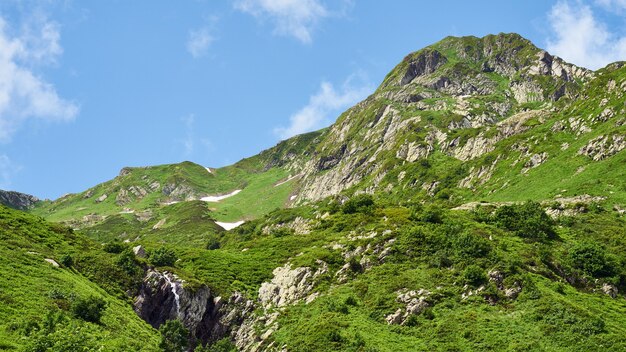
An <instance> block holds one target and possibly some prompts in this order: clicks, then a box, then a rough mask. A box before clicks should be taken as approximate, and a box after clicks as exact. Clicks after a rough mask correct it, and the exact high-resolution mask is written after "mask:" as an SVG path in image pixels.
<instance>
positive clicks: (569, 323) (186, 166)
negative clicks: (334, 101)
mask: <svg viewBox="0 0 626 352" xmlns="http://www.w3.org/2000/svg"><path fill="white" fill-rule="evenodd" d="M625 66H626V65H625V64H624V63H621V62H618V63H614V64H610V65H608V66H607V67H605V68H603V69H600V70H597V71H590V70H587V69H584V68H581V67H577V66H575V65H572V64H569V63H567V62H565V61H563V60H562V59H560V58H558V57H555V56H552V55H551V54H549V53H547V52H545V51H543V50H541V49H539V48H537V47H536V46H534V45H533V44H532V43H531V42H529V41H528V40H526V39H524V38H522V37H521V36H519V35H517V34H498V35H488V36H486V37H483V38H476V37H462V38H456V37H448V38H445V39H443V40H442V41H440V42H438V43H435V44H433V45H431V46H429V47H427V48H424V49H422V50H419V51H417V52H414V53H411V54H409V55H407V56H406V57H405V58H404V59H403V60H402V61H401V62H400V63H399V64H398V65H397V66H396V67H395V68H394V69H393V70H392V71H391V72H390V73H389V74H388V75H387V77H385V79H384V80H383V82H382V83H381V85H380V86H379V87H378V89H377V90H376V91H375V92H373V94H372V95H371V96H369V97H368V98H367V99H365V100H364V101H362V102H360V103H359V104H357V105H355V106H354V107H352V108H350V109H348V110H347V111H346V112H344V113H343V114H342V115H341V116H339V118H338V119H337V121H336V122H335V123H334V124H333V125H331V126H330V127H328V128H325V129H323V130H320V131H317V132H312V133H308V134H304V135H300V136H296V137H294V138H291V139H288V140H286V141H283V142H281V143H279V144H278V145H277V146H275V147H273V148H270V149H268V150H266V151H263V152H261V153H259V154H258V155H255V156H253V157H250V158H247V159H243V160H241V161H240V162H238V163H236V164H234V165H231V166H227V167H224V168H219V169H207V168H204V167H202V166H200V165H197V164H194V163H192V162H183V163H180V164H173V165H161V166H151V167H141V168H124V169H123V170H122V171H121V172H120V174H119V176H118V177H116V178H114V179H113V180H111V181H108V182H105V183H103V184H100V185H97V186H95V187H93V188H90V189H89V190H86V191H84V192H82V193H79V194H71V195H66V196H64V197H62V198H60V199H57V200H54V201H39V200H35V201H34V202H33V204H29V205H28V206H27V207H25V208H23V209H26V211H27V213H25V212H20V211H18V210H12V209H9V208H6V207H2V208H0V223H1V224H2V226H0V229H2V233H1V235H2V241H1V242H0V251H2V254H3V258H5V260H4V261H3V264H0V265H4V266H5V267H4V268H2V269H4V270H1V271H0V272H2V273H3V274H1V275H3V276H2V277H1V278H0V300H2V302H3V303H4V304H3V305H2V307H3V308H0V316H2V317H3V318H4V319H2V320H0V322H3V323H0V341H1V342H0V350H18V351H70V350H71V351H76V350H81V351H92V350H93V351H97V350H103V351H128V350H137V351H140V350H146V351H153V350H155V351H156V350H163V351H181V350H190V351H191V350H195V351H205V350H210V351H235V350H241V351H261V350H263V351H265V350H268V351H285V350H286V351H329V350H333V351H415V350H418V351H421V350H428V351H431V350H432V351H494V350H496V351H527V350H530V351H607V350H608V351H622V350H626V338H625V337H624V336H626V314H625V313H626V300H625V299H624V292H626V251H625V249H626V230H625V229H626V226H625V225H626V217H625V215H624V214H625V212H626V169H625V168H624V165H626V152H625V151H624V149H626V104H625V97H624V92H625V91H626V67H625ZM0 199H2V198H0ZM5 204H6V202H5ZM8 205H9V206H11V205H10V204H8Z"/></svg>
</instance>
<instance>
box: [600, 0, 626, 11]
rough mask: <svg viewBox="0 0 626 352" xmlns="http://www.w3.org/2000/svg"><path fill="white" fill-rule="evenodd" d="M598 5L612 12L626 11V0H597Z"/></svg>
mask: <svg viewBox="0 0 626 352" xmlns="http://www.w3.org/2000/svg"><path fill="white" fill-rule="evenodd" d="M596 3H597V4H598V5H600V6H603V7H604V8H606V9H607V10H611V11H615V10H625V9H626V0H596Z"/></svg>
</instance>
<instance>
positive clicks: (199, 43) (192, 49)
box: [187, 26, 215, 59]
mask: <svg viewBox="0 0 626 352" xmlns="http://www.w3.org/2000/svg"><path fill="white" fill-rule="evenodd" d="M214 41H215V38H214V37H213V35H211V33H210V29H209V27H207V26H205V27H202V28H200V29H196V30H191V31H189V37H188V39H187V51H188V52H189V53H190V54H191V56H193V57H194V58H196V59H197V58H199V57H202V56H205V55H206V54H207V53H208V52H209V47H210V46H211V44H212V43H213V42H214Z"/></svg>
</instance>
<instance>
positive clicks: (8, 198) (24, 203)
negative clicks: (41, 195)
mask: <svg viewBox="0 0 626 352" xmlns="http://www.w3.org/2000/svg"><path fill="white" fill-rule="evenodd" d="M37 202H39V199H38V198H37V197H35V196H31V195H30V194H24V193H19V192H13V191H3V190H1V189H0V204H2V205H4V206H7V207H9V208H13V209H18V210H28V209H31V208H33V207H34V206H35V204H37Z"/></svg>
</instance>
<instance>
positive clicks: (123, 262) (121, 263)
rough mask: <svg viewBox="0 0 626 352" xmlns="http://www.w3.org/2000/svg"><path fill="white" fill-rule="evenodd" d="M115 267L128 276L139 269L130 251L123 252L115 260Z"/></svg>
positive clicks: (133, 254)
mask: <svg viewBox="0 0 626 352" xmlns="http://www.w3.org/2000/svg"><path fill="white" fill-rule="evenodd" d="M117 266H118V267H120V269H122V270H124V272H126V273H127V274H128V275H135V274H136V273H137V272H138V271H139V269H140V267H139V263H138V262H137V258H136V257H135V253H133V251H132V250H130V249H126V250H124V251H123V252H122V253H121V254H120V256H119V257H118V258H117Z"/></svg>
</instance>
